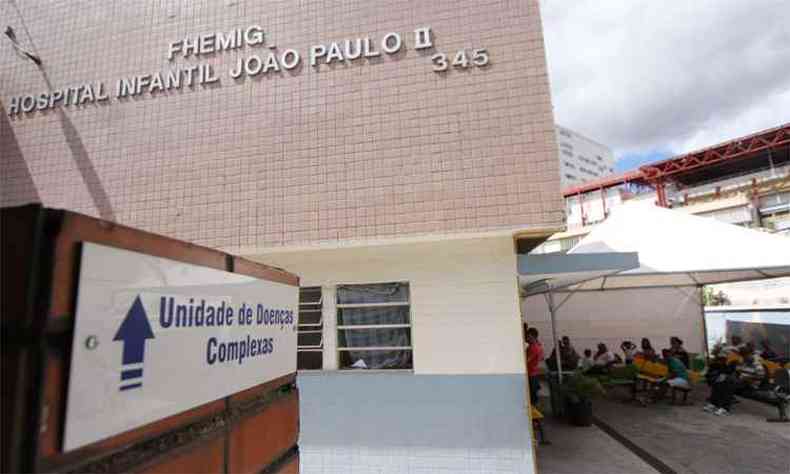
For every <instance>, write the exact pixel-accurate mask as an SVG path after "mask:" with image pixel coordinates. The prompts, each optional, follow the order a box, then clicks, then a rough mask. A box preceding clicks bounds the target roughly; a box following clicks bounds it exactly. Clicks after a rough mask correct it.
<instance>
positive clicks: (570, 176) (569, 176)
mask: <svg viewBox="0 0 790 474" xmlns="http://www.w3.org/2000/svg"><path fill="white" fill-rule="evenodd" d="M565 177H566V178H568V179H576V176H574V175H572V174H568V173H565Z"/></svg>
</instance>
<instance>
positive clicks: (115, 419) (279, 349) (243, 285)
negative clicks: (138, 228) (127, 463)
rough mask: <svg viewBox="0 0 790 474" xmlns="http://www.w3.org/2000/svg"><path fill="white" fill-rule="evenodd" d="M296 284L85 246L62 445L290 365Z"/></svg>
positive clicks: (78, 443)
mask: <svg viewBox="0 0 790 474" xmlns="http://www.w3.org/2000/svg"><path fill="white" fill-rule="evenodd" d="M298 300H299V289H298V288H297V287H295V286H290V285H285V284H281V283H273V282H269V281H262V280H258V279H255V278H252V277H248V276H244V275H238V274H234V273H228V272H224V271H220V270H215V269H212V268H207V267H202V266H198V265H190V264H186V263H181V262H176V261H173V260H168V259H165V258H159V257H152V256H149V255H144V254H140V253H136V252H130V251H127V250H121V249H116V248H112V247H106V246H102V245H98V244H92V243H84V244H83V247H82V262H81V265H80V276H79V289H78V293H77V314H76V322H75V328H74V344H73V350H72V358H71V374H70V379H69V394H68V401H67V407H66V435H65V440H64V446H63V449H64V450H66V451H68V450H72V449H75V448H79V447H82V446H85V445H87V444H90V443H93V442H95V441H99V440H101V439H104V438H107V437H109V436H112V435H115V434H118V433H122V432H124V431H128V430H131V429H133V428H137V427H139V426H142V425H145V424H147V423H151V422H153V421H156V420H159V419H161V418H164V417H167V416H170V415H175V414H177V413H180V412H183V411H185V410H188V409H190V408H193V407H195V406H198V405H201V404H204V403H207V402H210V401H213V400H217V399H220V398H222V397H225V396H228V395H230V394H233V393H236V392H238V391H240V390H244V389H247V388H250V387H253V386H255V385H258V384H261V383H264V382H267V381H269V380H273V379H275V378H277V377H280V376H283V375H286V374H289V373H292V372H295V371H296V336H297V330H296V325H297V321H296V318H297V307H298V304H299V303H298Z"/></svg>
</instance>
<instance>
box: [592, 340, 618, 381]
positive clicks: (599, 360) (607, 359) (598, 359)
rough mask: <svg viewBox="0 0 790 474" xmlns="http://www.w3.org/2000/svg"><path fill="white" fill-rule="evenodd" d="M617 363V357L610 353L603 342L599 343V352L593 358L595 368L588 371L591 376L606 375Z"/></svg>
mask: <svg viewBox="0 0 790 474" xmlns="http://www.w3.org/2000/svg"><path fill="white" fill-rule="evenodd" d="M616 363H617V356H616V355H614V353H613V352H612V351H610V350H609V349H608V348H607V347H606V344H604V343H603V342H599V343H598V352H596V353H595V356H594V357H593V368H591V369H590V370H588V371H587V373H589V374H605V373H607V372H609V367H611V366H613V365H614V364H616Z"/></svg>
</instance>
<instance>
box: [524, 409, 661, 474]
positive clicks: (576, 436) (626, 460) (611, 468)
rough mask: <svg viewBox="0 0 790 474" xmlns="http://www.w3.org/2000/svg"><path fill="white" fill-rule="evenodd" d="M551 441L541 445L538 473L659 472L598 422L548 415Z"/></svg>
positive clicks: (647, 473)
mask: <svg viewBox="0 0 790 474" xmlns="http://www.w3.org/2000/svg"><path fill="white" fill-rule="evenodd" d="M545 420H546V421H545V431H546V438H547V439H548V440H549V441H551V443H552V444H551V445H549V446H547V445H538V447H537V459H538V473H539V474H579V473H586V474H657V473H658V471H656V470H655V469H653V468H652V467H651V466H650V465H649V464H647V463H646V462H644V461H643V460H642V459H640V458H639V457H638V456H637V455H636V454H634V453H632V452H631V451H629V450H628V449H626V448H625V447H624V446H623V445H622V444H620V443H619V442H617V441H616V440H615V439H613V438H612V437H610V436H609V435H607V434H606V433H604V432H603V431H601V430H600V429H599V428H597V427H595V426H590V427H586V428H585V427H578V426H571V425H569V424H568V423H566V422H564V421H561V420H557V419H555V418H552V417H550V416H548V417H546V419H545Z"/></svg>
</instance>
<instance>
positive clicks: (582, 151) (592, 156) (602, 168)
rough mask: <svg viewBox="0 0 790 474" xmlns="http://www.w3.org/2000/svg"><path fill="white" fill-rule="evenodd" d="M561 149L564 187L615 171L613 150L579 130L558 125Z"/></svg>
mask: <svg viewBox="0 0 790 474" xmlns="http://www.w3.org/2000/svg"><path fill="white" fill-rule="evenodd" d="M556 131H557V145H558V146H559V149H560V175H561V176H560V180H561V182H562V187H563V188H566V187H568V186H575V185H579V184H582V183H586V182H588V181H592V180H595V179H597V178H601V177H603V176H607V175H609V174H611V173H613V172H614V163H615V159H614V154H613V153H612V150H611V149H610V148H609V147H608V146H606V145H602V144H600V143H598V142H596V141H594V140H591V139H589V138H587V137H585V136H584V135H582V134H581V133H579V132H575V131H573V130H571V129H569V128H566V127H563V126H561V125H557V126H556Z"/></svg>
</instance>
